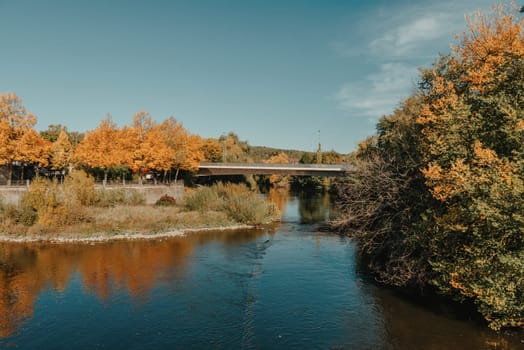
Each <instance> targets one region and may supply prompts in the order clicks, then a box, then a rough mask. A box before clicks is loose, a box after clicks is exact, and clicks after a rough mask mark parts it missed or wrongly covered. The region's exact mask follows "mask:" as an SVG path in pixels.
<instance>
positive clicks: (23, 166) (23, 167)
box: [22, 163, 25, 182]
mask: <svg viewBox="0 0 524 350" xmlns="http://www.w3.org/2000/svg"><path fill="white" fill-rule="evenodd" d="M24 169H25V165H24V163H22V182H23V181H24Z"/></svg>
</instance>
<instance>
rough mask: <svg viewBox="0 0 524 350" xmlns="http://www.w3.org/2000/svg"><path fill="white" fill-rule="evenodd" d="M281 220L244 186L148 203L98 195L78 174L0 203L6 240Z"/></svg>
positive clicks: (129, 195) (121, 194) (128, 195)
mask: <svg viewBox="0 0 524 350" xmlns="http://www.w3.org/2000/svg"><path fill="white" fill-rule="evenodd" d="M279 219H280V211H279V210H278V208H277V207H276V206H275V204H274V203H272V202H270V201H267V200H266V199H264V198H263V197H262V196H260V195H259V194H258V193H256V192H254V191H252V190H250V189H248V188H247V187H246V186H244V185H233V184H225V185H224V184H216V185H213V186H211V187H202V188H198V189H191V190H189V191H188V193H187V195H186V196H185V198H184V199H183V200H182V201H177V200H176V199H175V198H173V197H171V196H169V195H162V196H161V197H160V198H158V199H157V201H156V202H155V204H154V205H150V204H149V205H148V204H145V201H144V198H143V195H142V194H140V193H137V192H125V191H96V190H95V188H94V185H93V181H92V179H90V178H88V177H87V176H85V175H84V174H82V173H80V172H75V173H73V174H72V175H70V176H68V177H66V179H65V180H64V184H63V185H59V184H57V183H56V182H50V181H48V180H45V179H37V180H35V181H33V183H32V184H31V187H30V189H29V190H28V191H27V192H26V193H25V194H24V197H23V198H22V201H21V203H20V204H18V205H13V204H2V203H1V202H0V235H2V237H3V241H31V240H35V241H64V242H70V241H72V240H74V241H79V242H83V241H87V242H94V241H106V240H116V239H145V238H151V237H155V238H159V237H170V236H177V235H181V232H189V231H192V230H202V229H206V230H207V229H210V228H211V229H213V230H214V229H222V228H228V229H229V228H233V229H235V228H237V227H239V226H240V227H242V228H249V227H254V226H257V225H264V224H268V223H271V222H273V221H277V220H279Z"/></svg>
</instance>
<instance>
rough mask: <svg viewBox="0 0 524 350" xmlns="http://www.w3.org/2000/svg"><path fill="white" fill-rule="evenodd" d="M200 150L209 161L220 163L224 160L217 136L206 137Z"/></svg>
mask: <svg viewBox="0 0 524 350" xmlns="http://www.w3.org/2000/svg"><path fill="white" fill-rule="evenodd" d="M200 150H201V151H202V153H203V156H204V160H205V161H207V162H212V163H218V162H220V161H222V147H221V146H220V143H219V142H218V140H217V139H215V138H209V139H204V140H203V142H202V147H200Z"/></svg>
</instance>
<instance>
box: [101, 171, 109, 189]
mask: <svg viewBox="0 0 524 350" xmlns="http://www.w3.org/2000/svg"><path fill="white" fill-rule="evenodd" d="M107 173H108V170H107V169H106V170H104V181H103V182H102V186H104V187H106V185H107Z"/></svg>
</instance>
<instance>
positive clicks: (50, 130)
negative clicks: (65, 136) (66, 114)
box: [40, 124, 67, 142]
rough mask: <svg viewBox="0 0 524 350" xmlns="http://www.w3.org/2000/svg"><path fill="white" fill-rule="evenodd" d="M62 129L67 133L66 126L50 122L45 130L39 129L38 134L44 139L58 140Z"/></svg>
mask: <svg viewBox="0 0 524 350" xmlns="http://www.w3.org/2000/svg"><path fill="white" fill-rule="evenodd" d="M62 131H65V132H66V133H67V128H66V127H65V126H62V124H51V125H49V126H48V127H47V130H43V131H40V136H42V138H43V139H44V140H47V141H49V142H55V141H56V140H58V137H59V136H60V133H61V132H62Z"/></svg>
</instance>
